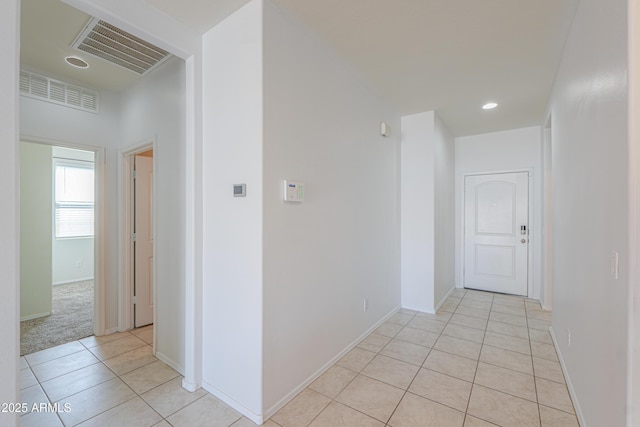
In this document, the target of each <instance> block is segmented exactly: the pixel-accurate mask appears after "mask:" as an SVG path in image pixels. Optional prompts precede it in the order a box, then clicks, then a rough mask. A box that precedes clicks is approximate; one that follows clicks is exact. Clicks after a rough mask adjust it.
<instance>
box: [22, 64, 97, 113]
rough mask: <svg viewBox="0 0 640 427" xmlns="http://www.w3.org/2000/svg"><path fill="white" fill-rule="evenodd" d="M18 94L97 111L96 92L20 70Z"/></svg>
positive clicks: (92, 111) (93, 111)
mask: <svg viewBox="0 0 640 427" xmlns="http://www.w3.org/2000/svg"><path fill="white" fill-rule="evenodd" d="M20 94H22V95H25V96H29V97H31V98H37V99H41V100H45V101H49V102H53V103H55V104H62V105H66V106H67V107H72V108H77V109H79V110H84V111H89V112H91V113H97V112H98V92H95V91H93V90H89V89H85V88H82V87H79V86H75V85H70V84H68V83H64V82H61V81H59V80H54V79H50V78H48V77H44V76H41V75H38V74H34V73H31V72H29V71H24V70H20Z"/></svg>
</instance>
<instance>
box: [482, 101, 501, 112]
mask: <svg viewBox="0 0 640 427" xmlns="http://www.w3.org/2000/svg"><path fill="white" fill-rule="evenodd" d="M497 106H498V104H496V103H495V102H487V103H486V104H484V105H483V106H482V109H483V110H493V109H494V108H496V107H497Z"/></svg>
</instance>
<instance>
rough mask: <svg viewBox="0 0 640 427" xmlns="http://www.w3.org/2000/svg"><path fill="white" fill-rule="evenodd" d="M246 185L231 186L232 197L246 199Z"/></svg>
mask: <svg viewBox="0 0 640 427" xmlns="http://www.w3.org/2000/svg"><path fill="white" fill-rule="evenodd" d="M246 196H247V184H233V197H246Z"/></svg>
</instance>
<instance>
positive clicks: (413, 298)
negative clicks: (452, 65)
mask: <svg viewBox="0 0 640 427" xmlns="http://www.w3.org/2000/svg"><path fill="white" fill-rule="evenodd" d="M401 147H402V148H401V151H402V189H401V200H402V201H401V203H402V222H401V224H402V225H401V229H402V230H401V235H402V260H401V271H402V273H401V274H402V306H403V307H406V308H411V309H414V310H419V311H425V312H429V313H434V312H435V311H436V309H437V308H438V307H439V306H440V305H441V304H442V302H443V300H444V298H445V297H446V296H447V295H448V293H449V292H450V291H451V290H452V289H453V287H454V246H455V245H454V243H455V242H454V222H453V216H454V194H453V188H454V168H455V155H454V153H455V152H454V138H453V135H452V134H451V132H450V131H449V129H448V128H447V126H446V124H445V123H444V122H443V121H442V120H441V119H440V118H439V117H438V116H437V114H436V113H435V112H434V111H429V112H425V113H419V114H414V115H411V116H405V117H402V144H401Z"/></svg>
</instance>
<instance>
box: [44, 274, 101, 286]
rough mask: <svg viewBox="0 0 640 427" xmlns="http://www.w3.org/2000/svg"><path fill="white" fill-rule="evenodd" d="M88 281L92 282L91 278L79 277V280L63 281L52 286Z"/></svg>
mask: <svg viewBox="0 0 640 427" xmlns="http://www.w3.org/2000/svg"><path fill="white" fill-rule="evenodd" d="M88 280H93V276H91V277H81V278H79V279H72V280H63V281H61V282H53V283H52V286H59V285H68V284H69V283H78V282H86V281H88Z"/></svg>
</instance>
